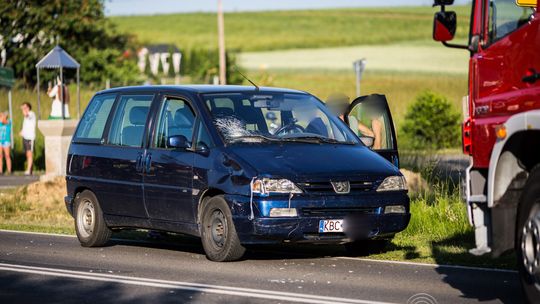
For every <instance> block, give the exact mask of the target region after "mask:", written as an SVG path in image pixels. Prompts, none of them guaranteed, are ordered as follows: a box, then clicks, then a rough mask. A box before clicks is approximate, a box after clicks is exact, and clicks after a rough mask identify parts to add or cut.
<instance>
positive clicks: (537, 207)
mask: <svg viewBox="0 0 540 304" xmlns="http://www.w3.org/2000/svg"><path fill="white" fill-rule="evenodd" d="M516 252H517V254H516V257H517V260H518V261H517V262H518V269H519V274H520V279H521V285H522V287H523V292H524V294H525V297H526V298H527V300H528V302H529V303H537V302H539V301H540V165H539V166H536V167H534V168H533V169H532V170H531V173H530V174H529V178H528V180H527V184H526V185H525V188H524V189H523V193H522V195H521V200H520V203H519V209H518V220H517V226H516Z"/></svg>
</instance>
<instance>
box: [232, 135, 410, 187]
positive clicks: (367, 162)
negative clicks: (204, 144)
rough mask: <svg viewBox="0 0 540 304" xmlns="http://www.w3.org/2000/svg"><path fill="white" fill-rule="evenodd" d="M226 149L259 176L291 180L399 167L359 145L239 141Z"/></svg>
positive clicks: (376, 173)
mask: <svg viewBox="0 0 540 304" xmlns="http://www.w3.org/2000/svg"><path fill="white" fill-rule="evenodd" d="M230 149H231V150H230V151H231V152H232V153H233V154H235V155H236V156H237V157H239V158H241V159H242V160H243V161H245V162H246V163H248V164H249V165H250V166H251V167H252V169H253V170H255V171H256V172H257V175H259V176H269V177H281V178H288V179H292V180H297V179H298V178H302V179H304V180H305V179H318V178H324V179H327V178H337V177H347V178H351V177H353V176H356V177H370V179H372V178H379V177H386V176H390V175H399V174H400V173H399V170H398V169H397V168H396V167H395V166H394V165H392V164H391V163H390V162H388V161H387V160H386V159H384V158H383V157H381V156H380V155H379V154H377V153H375V152H373V151H371V150H370V149H368V148H366V147H364V146H360V145H331V144H301V143H286V144H280V145H275V144H268V145H267V144H262V145H257V146H255V145H251V144H242V145H234V146H230Z"/></svg>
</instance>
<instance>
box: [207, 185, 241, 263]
mask: <svg viewBox="0 0 540 304" xmlns="http://www.w3.org/2000/svg"><path fill="white" fill-rule="evenodd" d="M201 225H202V229H201V230H202V231H201V239H202V244H203V248H204V251H205V253H206V256H207V257H208V259H209V260H211V261H215V262H228V261H236V260H239V259H240V258H241V257H242V256H243V255H244V253H245V252H246V249H245V248H244V247H243V246H242V245H241V244H240V239H239V238H238V235H237V234H236V229H235V227H234V223H233V220H232V214H231V210H230V208H229V205H228V204H227V202H226V201H225V199H224V198H223V196H220V195H218V196H215V197H212V198H211V199H210V200H208V202H207V203H206V204H205V206H204V207H203V210H202V214H201Z"/></svg>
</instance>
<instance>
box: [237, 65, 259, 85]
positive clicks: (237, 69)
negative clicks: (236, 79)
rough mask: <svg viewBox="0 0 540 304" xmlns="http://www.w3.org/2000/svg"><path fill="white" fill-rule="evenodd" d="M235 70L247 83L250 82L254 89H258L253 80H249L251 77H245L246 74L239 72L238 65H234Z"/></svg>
mask: <svg viewBox="0 0 540 304" xmlns="http://www.w3.org/2000/svg"><path fill="white" fill-rule="evenodd" d="M234 69H235V71H236V72H237V73H238V74H240V76H242V77H244V79H245V80H247V81H249V83H251V84H252V85H253V86H254V87H255V91H258V90H259V86H258V85H256V84H255V82H253V81H251V79H249V78H247V76H246V75H244V74H242V72H240V70H239V69H238V67H236V66H235V67H234Z"/></svg>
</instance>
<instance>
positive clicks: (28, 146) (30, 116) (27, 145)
mask: <svg viewBox="0 0 540 304" xmlns="http://www.w3.org/2000/svg"><path fill="white" fill-rule="evenodd" d="M21 111H22V113H23V116H24V120H23V126H22V129H21V133H20V135H21V136H22V138H23V146H24V153H25V154H26V164H27V167H26V171H25V172H24V175H31V174H32V165H33V164H34V141H35V140H36V124H37V121H36V114H34V112H32V105H31V104H30V103H28V102H25V103H23V104H22V105H21Z"/></svg>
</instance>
